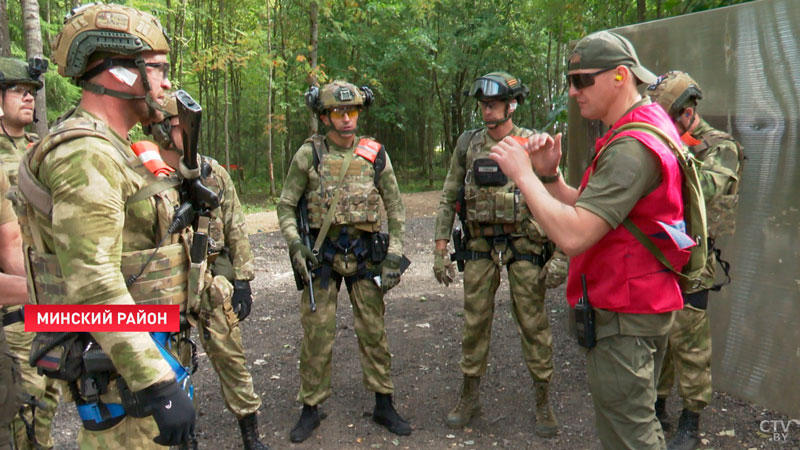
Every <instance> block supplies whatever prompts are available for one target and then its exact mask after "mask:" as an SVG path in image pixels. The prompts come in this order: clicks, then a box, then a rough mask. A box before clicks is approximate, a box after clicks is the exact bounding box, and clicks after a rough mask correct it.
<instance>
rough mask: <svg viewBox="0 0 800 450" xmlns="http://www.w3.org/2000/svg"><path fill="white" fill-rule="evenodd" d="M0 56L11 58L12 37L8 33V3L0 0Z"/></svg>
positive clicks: (5, 0)
mask: <svg viewBox="0 0 800 450" xmlns="http://www.w3.org/2000/svg"><path fill="white" fill-rule="evenodd" d="M0 56H3V57H6V58H8V57H9V56H11V35H10V34H9V32H8V1H7V0H0Z"/></svg>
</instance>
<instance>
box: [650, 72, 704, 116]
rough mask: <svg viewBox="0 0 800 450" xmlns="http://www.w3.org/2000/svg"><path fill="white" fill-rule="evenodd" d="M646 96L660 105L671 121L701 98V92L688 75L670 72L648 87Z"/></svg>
mask: <svg viewBox="0 0 800 450" xmlns="http://www.w3.org/2000/svg"><path fill="white" fill-rule="evenodd" d="M647 95H649V96H650V98H651V99H653V101H654V102H656V103H658V104H659V105H661V107H662V108H664V111H666V112H667V114H669V116H670V117H672V119H676V118H678V116H679V115H680V114H681V112H682V111H683V110H684V109H686V108H687V107H688V106H690V103H691V102H692V101H693V102H694V103H696V102H697V100H701V99H702V98H703V91H702V90H701V89H700V85H699V84H697V82H696V81H694V79H692V77H690V76H689V74H688V73H686V72H681V71H678V70H672V71H669V72H667V73H665V74H664V75H661V76H660V77H658V79H657V80H656V82H655V83H653V84H651V85H650V86H648V87H647Z"/></svg>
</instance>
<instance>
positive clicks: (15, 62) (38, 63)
mask: <svg viewBox="0 0 800 450" xmlns="http://www.w3.org/2000/svg"><path fill="white" fill-rule="evenodd" d="M46 71H47V60H46V59H42V58H31V59H29V60H28V62H27V63H25V62H23V61H21V60H19V59H16V58H0V89H6V88H8V87H10V86H13V85H15V84H30V85H32V86H34V87H35V88H36V89H41V88H42V80H41V79H40V77H41V75H42V74H43V73H44V72H46Z"/></svg>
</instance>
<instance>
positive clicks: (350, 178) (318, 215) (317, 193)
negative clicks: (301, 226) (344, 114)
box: [306, 135, 386, 233]
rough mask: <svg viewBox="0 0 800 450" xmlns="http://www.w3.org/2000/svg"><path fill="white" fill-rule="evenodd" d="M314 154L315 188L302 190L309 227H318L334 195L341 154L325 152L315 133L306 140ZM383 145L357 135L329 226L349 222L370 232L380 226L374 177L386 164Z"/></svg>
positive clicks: (378, 203)
mask: <svg viewBox="0 0 800 450" xmlns="http://www.w3.org/2000/svg"><path fill="white" fill-rule="evenodd" d="M306 142H310V143H311V145H312V148H313V153H314V168H315V170H316V171H317V173H318V175H319V187H318V188H317V189H315V190H313V191H309V192H307V193H306V196H307V199H308V222H309V226H310V228H317V229H319V228H321V227H322V223H323V222H324V220H325V215H326V214H327V213H328V209H329V208H330V206H331V203H332V202H333V197H334V196H335V195H336V187H337V186H338V185H339V178H340V177H339V176H340V173H341V169H342V164H343V163H344V159H345V156H344V155H342V156H339V155H336V156H333V155H332V154H331V153H329V152H328V151H327V144H326V143H325V137H324V136H320V135H316V136H313V137H311V138H310V139H308V140H306ZM385 152H386V150H385V149H384V147H383V145H381V144H380V143H378V142H377V141H374V140H372V139H369V138H361V139H359V141H358V145H357V147H356V149H355V150H354V155H353V159H352V161H351V162H350V166H349V167H348V168H347V173H345V176H344V180H343V181H342V184H341V189H340V192H339V203H338V204H337V205H336V211H335V213H334V215H333V220H331V226H337V225H352V226H354V227H355V228H358V229H360V230H362V231H367V232H370V233H373V232H376V231H380V228H381V196H380V193H379V192H378V179H379V177H380V173H381V171H382V170H383V167H384V166H385V164H386V156H385Z"/></svg>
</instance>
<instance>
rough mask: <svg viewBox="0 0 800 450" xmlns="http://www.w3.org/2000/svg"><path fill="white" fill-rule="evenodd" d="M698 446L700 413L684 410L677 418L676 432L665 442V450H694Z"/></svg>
mask: <svg viewBox="0 0 800 450" xmlns="http://www.w3.org/2000/svg"><path fill="white" fill-rule="evenodd" d="M698 444H700V413H696V412H691V411H689V410H688V409H684V410H683V412H682V413H681V416H680V417H679V418H678V430H677V431H676V432H675V436H674V437H673V438H672V439H670V440H669V442H667V450H694V449H695V448H696V447H697V445H698Z"/></svg>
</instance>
